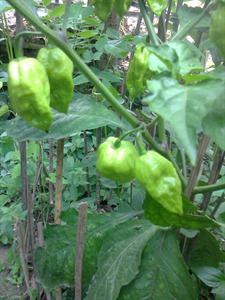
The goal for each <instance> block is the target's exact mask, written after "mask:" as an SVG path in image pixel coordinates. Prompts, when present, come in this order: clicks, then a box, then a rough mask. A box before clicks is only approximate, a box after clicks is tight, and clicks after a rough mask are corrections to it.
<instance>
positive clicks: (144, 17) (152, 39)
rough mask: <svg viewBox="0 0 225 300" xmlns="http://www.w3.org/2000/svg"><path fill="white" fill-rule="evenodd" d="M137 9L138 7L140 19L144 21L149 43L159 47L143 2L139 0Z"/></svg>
mask: <svg viewBox="0 0 225 300" xmlns="http://www.w3.org/2000/svg"><path fill="white" fill-rule="evenodd" d="M139 7H140V11H141V14H142V17H143V19H144V21H145V25H146V28H147V31H148V35H149V38H150V41H151V42H152V43H153V44H155V45H159V44H160V42H159V38H158V37H157V35H156V33H155V29H154V26H153V24H152V22H151V20H150V18H149V16H148V14H147V10H146V6H145V3H144V1H143V0H139Z"/></svg>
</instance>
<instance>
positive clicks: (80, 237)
mask: <svg viewBox="0 0 225 300" xmlns="http://www.w3.org/2000/svg"><path fill="white" fill-rule="evenodd" d="M87 208H88V205H87V203H86V202H82V203H81V204H80V208H79V216H78V224H77V235H76V260H75V298H74V300H81V297H82V266H83V254H84V237H85V231H86V222H87Z"/></svg>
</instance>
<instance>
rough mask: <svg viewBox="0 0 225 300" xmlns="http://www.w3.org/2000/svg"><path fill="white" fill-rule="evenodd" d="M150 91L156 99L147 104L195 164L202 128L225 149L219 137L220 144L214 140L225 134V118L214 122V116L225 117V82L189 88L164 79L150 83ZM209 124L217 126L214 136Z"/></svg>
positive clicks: (214, 81)
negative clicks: (223, 121)
mask: <svg viewBox="0 0 225 300" xmlns="http://www.w3.org/2000/svg"><path fill="white" fill-rule="evenodd" d="M148 89H149V91H150V92H151V93H152V95H151V96H149V97H147V98H146V99H145V100H144V102H145V103H147V104H149V107H150V109H151V110H152V111H154V112H155V113H157V114H159V115H160V116H161V117H162V118H163V119H164V120H165V121H166V123H167V124H168V126H169V128H170V130H171V131H172V132H173V133H174V136H175V139H176V140H177V142H178V144H179V145H180V146H181V147H183V148H184V149H185V151H186V153H187V154H188V156H189V158H190V161H191V163H192V164H195V161H196V134H197V131H198V130H200V129H201V128H202V126H203V129H204V128H206V132H207V134H208V135H209V136H210V137H211V138H212V140H214V141H215V142H217V143H218V145H219V146H221V147H222V148H223V149H225V142H224V139H221V138H220V139H218V135H217V136H216V137H217V139H216V140H215V137H214V131H216V130H217V131H219V132H221V133H222V132H223V131H224V128H223V127H222V128H221V118H220V119H219V120H217V119H216V118H212V114H213V113H214V112H220V114H223V115H225V84H224V81H223V79H222V78H221V80H219V79H218V80H213V79H211V80H210V79H209V80H205V81H202V82H198V83H196V84H193V85H188V86H185V85H181V84H180V83H179V82H178V81H177V80H175V79H173V78H167V77H164V78H161V79H159V80H151V81H149V82H148ZM177 124H179V126H177ZM207 124H210V125H211V126H213V128H214V131H213V132H212V131H210V130H209V129H208V130H207V128H208V127H207Z"/></svg>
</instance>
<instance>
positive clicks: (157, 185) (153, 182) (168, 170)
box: [135, 151, 183, 214]
mask: <svg viewBox="0 0 225 300" xmlns="http://www.w3.org/2000/svg"><path fill="white" fill-rule="evenodd" d="M135 176H136V179H137V180H138V181H139V182H140V183H141V185H142V186H143V188H145V189H146V191H147V192H148V193H149V195H150V196H151V197H152V198H153V199H154V200H155V201H157V202H158V203H160V204H161V205H162V206H163V207H165V208H166V209H167V210H169V211H171V212H174V213H177V214H182V213H183V208H182V196H181V191H182V190H181V182H180V179H179V177H178V175H177V173H176V170H175V169H174V167H173V165H172V163H171V162H170V161H169V160H167V159H166V158H164V157H163V156H162V155H160V154H159V153H157V152H155V151H148V152H146V153H145V154H143V155H141V156H139V158H138V159H137V160H136V162H135Z"/></svg>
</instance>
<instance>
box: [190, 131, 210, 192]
mask: <svg viewBox="0 0 225 300" xmlns="http://www.w3.org/2000/svg"><path fill="white" fill-rule="evenodd" d="M209 141H210V139H209V138H208V137H206V136H203V137H202V140H201V142H200V146H199V150H198V155H197V163H196V165H195V166H194V167H193V168H192V171H191V176H190V178H189V181H188V184H187V187H186V190H185V195H186V196H187V197H188V198H190V197H191V194H192V191H193V189H194V187H195V185H196V183H197V180H198V177H199V174H200V169H201V166H202V162H203V158H204V154H205V152H206V149H207V147H208V145H209Z"/></svg>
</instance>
